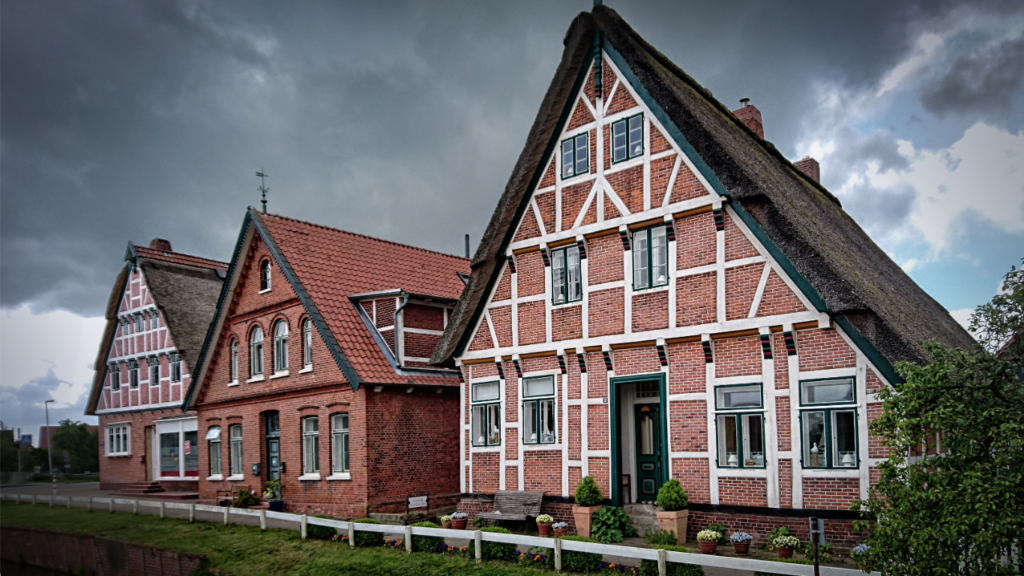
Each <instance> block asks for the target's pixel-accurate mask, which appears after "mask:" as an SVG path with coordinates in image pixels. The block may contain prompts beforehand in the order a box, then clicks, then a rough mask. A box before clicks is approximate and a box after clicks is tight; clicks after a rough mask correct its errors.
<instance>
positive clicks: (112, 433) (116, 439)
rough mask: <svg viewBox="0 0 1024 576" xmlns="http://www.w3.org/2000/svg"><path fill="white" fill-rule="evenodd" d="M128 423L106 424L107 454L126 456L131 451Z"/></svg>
mask: <svg viewBox="0 0 1024 576" xmlns="http://www.w3.org/2000/svg"><path fill="white" fill-rule="evenodd" d="M130 431H131V428H130V427H129V426H128V424H115V425H113V426H107V456H127V455H128V454H130V453H131V446H130V442H129V439H130V436H131V435H130Z"/></svg>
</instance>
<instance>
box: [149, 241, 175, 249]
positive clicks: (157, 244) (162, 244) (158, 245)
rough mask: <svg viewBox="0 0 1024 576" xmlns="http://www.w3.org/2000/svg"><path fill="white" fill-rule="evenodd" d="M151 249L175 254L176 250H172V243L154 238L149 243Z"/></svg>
mask: <svg viewBox="0 0 1024 576" xmlns="http://www.w3.org/2000/svg"><path fill="white" fill-rule="evenodd" d="M149 247H150V248H152V249H153V250H159V251H161V252H174V250H171V241H170V240H164V239H163V238H153V239H152V240H150V241H149Z"/></svg>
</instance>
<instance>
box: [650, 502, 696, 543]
mask: <svg viewBox="0 0 1024 576" xmlns="http://www.w3.org/2000/svg"><path fill="white" fill-rule="evenodd" d="M657 516H658V527H659V528H661V529H662V531H664V532H675V534H676V544H680V545H682V544H685V543H686V522H687V520H688V519H689V517H690V511H689V510H673V511H672V512H665V511H660V512H657Z"/></svg>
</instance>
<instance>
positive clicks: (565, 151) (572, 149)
mask: <svg viewBox="0 0 1024 576" xmlns="http://www.w3.org/2000/svg"><path fill="white" fill-rule="evenodd" d="M588 172H590V133H589V132H584V133H583V134H579V135H577V136H573V137H572V138H569V139H568V140H562V178H563V179H565V178H571V177H573V176H579V175H580V174H587V173H588Z"/></svg>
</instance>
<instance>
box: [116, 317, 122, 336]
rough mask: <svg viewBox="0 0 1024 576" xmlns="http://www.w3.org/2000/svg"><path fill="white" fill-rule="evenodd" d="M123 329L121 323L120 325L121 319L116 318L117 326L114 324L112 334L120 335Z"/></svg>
mask: <svg viewBox="0 0 1024 576" xmlns="http://www.w3.org/2000/svg"><path fill="white" fill-rule="evenodd" d="M123 330H124V329H123V327H122V325H121V321H120V320H118V321H117V326H115V327H114V336H121V332H122V331H123Z"/></svg>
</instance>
